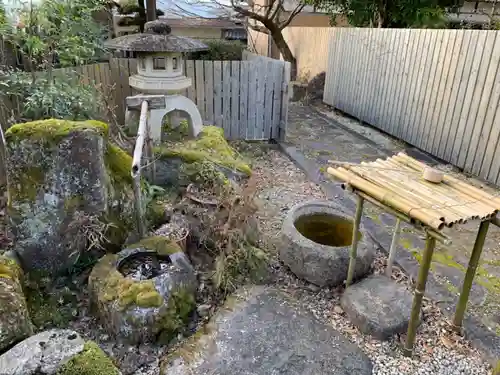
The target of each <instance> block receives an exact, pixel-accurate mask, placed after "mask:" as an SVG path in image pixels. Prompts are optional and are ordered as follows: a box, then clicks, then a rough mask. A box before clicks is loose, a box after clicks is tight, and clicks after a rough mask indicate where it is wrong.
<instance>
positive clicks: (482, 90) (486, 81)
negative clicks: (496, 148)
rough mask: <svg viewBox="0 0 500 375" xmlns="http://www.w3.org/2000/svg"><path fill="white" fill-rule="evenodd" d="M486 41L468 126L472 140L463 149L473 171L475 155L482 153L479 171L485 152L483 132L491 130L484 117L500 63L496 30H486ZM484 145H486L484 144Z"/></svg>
mask: <svg viewBox="0 0 500 375" xmlns="http://www.w3.org/2000/svg"><path fill="white" fill-rule="evenodd" d="M485 34H486V42H485V47H484V50H483V58H482V59H481V63H480V69H479V74H478V78H477V81H476V86H475V88H474V94H473V103H472V108H471V111H470V113H469V119H468V122H467V128H468V129H469V132H466V136H467V134H470V142H469V145H468V148H467V149H462V150H461V152H460V153H461V155H463V159H462V160H464V171H466V172H472V169H473V165H474V158H475V155H476V154H478V155H481V161H480V162H479V165H477V166H476V170H477V171H479V169H480V168H481V162H482V155H483V154H484V148H481V149H479V148H478V144H479V140H480V136H481V133H482V132H484V133H485V135H486V134H488V135H489V132H490V129H489V127H488V128H487V129H484V128H483V127H484V126H485V124H484V119H485V116H486V111H487V107H488V103H489V101H490V98H491V94H492V89H493V83H494V81H493V80H494V79H495V76H496V72H497V69H496V65H497V64H498V55H497V56H496V61H495V54H494V53H493V48H494V47H495V42H496V39H497V32H496V31H485ZM483 147H484V146H483Z"/></svg>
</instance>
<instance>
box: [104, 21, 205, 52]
mask: <svg viewBox="0 0 500 375" xmlns="http://www.w3.org/2000/svg"><path fill="white" fill-rule="evenodd" d="M170 32H171V28H170V26H168V24H167V23H166V22H165V21H163V20H155V21H149V22H146V24H145V25H144V32H143V33H138V34H131V35H124V36H120V37H118V38H114V39H110V40H108V41H106V43H105V46H106V47H108V48H110V49H115V50H119V51H134V52H196V51H204V50H207V49H208V46H207V45H206V44H205V43H202V42H200V41H199V40H196V39H192V38H188V37H183V36H176V35H171V34H170Z"/></svg>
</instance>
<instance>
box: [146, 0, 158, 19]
mask: <svg viewBox="0 0 500 375" xmlns="http://www.w3.org/2000/svg"><path fill="white" fill-rule="evenodd" d="M155 19H156V0H147V5H146V20H147V21H154V20H155Z"/></svg>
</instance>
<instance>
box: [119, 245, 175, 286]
mask: <svg viewBox="0 0 500 375" xmlns="http://www.w3.org/2000/svg"><path fill="white" fill-rule="evenodd" d="M172 267H173V264H172V261H171V260H170V258H169V257H168V256H160V255H158V254H155V253H151V252H148V253H137V254H134V255H131V256H129V257H127V258H125V259H123V260H122V261H121V262H120V263H119V264H118V267H117V268H118V271H119V272H120V273H121V274H122V275H123V276H125V277H129V278H131V279H134V280H149V279H153V278H155V277H156V276H158V275H161V274H164V273H166V272H168V271H169V270H170V269H172Z"/></svg>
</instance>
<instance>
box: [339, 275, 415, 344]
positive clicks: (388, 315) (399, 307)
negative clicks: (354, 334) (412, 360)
mask: <svg viewBox="0 0 500 375" xmlns="http://www.w3.org/2000/svg"><path fill="white" fill-rule="evenodd" d="M412 299H413V297H412V294H411V293H410V292H409V291H408V290H406V288H405V287H404V286H402V285H400V284H397V283H396V282H394V281H392V280H390V279H389V278H387V277H385V276H383V275H376V276H370V277H368V278H366V279H364V280H362V281H360V282H359V283H356V284H354V285H352V286H350V287H349V288H347V289H346V291H345V292H344V295H343V296H342V298H341V299H340V304H341V306H342V308H343V309H344V311H345V313H346V314H347V316H348V317H349V320H350V321H351V322H352V323H353V324H354V325H355V326H356V327H358V328H359V330H360V331H361V332H363V333H365V334H368V335H372V336H373V337H375V338H377V339H380V340H385V339H388V338H389V337H391V336H392V335H394V334H395V333H402V332H405V331H406V330H407V328H408V322H409V320H410V312H411V306H412Z"/></svg>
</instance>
